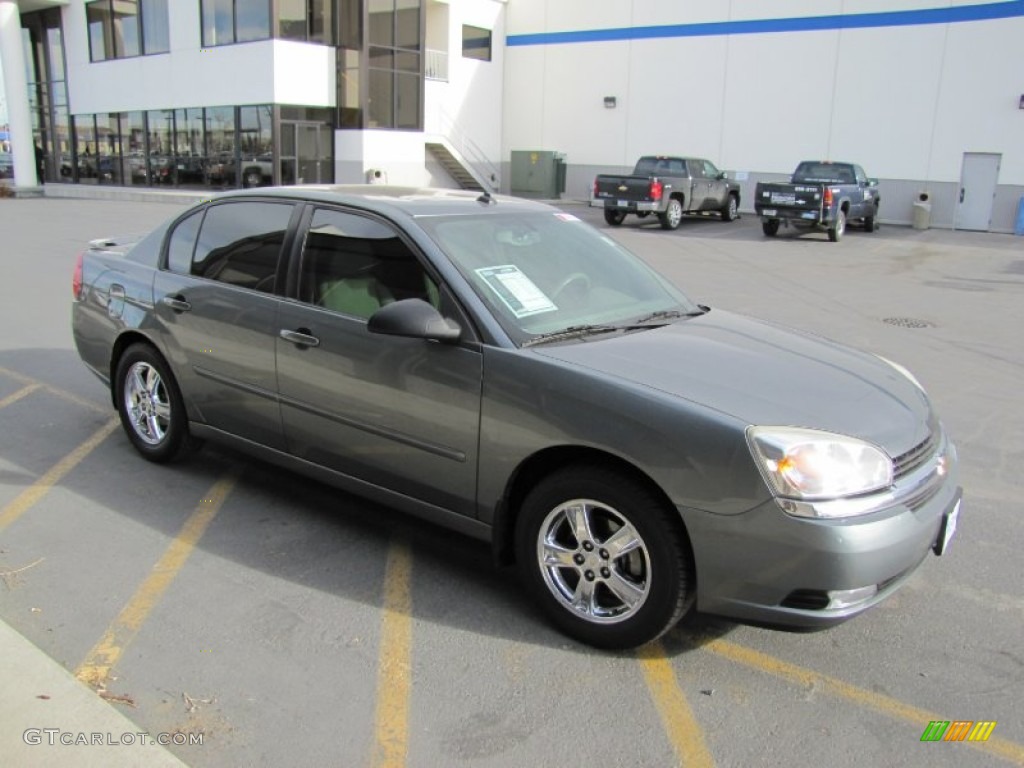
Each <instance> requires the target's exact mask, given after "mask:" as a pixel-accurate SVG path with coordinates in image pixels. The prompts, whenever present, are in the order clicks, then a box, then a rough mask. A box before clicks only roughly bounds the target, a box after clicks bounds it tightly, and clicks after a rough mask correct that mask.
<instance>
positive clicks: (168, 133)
mask: <svg viewBox="0 0 1024 768" xmlns="http://www.w3.org/2000/svg"><path fill="white" fill-rule="evenodd" d="M146 117H147V119H146V122H147V124H148V126H149V131H148V133H149V174H150V178H151V179H152V181H153V184H170V185H174V184H176V183H177V179H176V174H175V170H176V165H175V163H174V152H173V144H172V142H171V139H172V137H173V136H174V112H173V110H170V109H162V110H154V111H152V112H150V113H149V114H148V115H147V116H146Z"/></svg>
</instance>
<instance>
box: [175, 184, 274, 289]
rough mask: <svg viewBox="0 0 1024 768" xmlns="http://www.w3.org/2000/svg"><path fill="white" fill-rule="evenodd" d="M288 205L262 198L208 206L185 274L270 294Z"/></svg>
mask: <svg viewBox="0 0 1024 768" xmlns="http://www.w3.org/2000/svg"><path fill="white" fill-rule="evenodd" d="M293 207H294V206H293V205H291V204H289V203H264V202H240V203H222V204H220V205H214V206H212V207H210V208H209V209H208V210H207V212H206V218H205V219H204V220H203V224H202V227H201V228H200V230H199V238H198V240H197V241H196V247H195V252H194V254H193V256H192V268H191V273H192V274H193V275H194V276H196V277H205V278H207V279H209V280H216V281H218V282H221V283H228V284H229V285H236V286H238V287H239V288H249V289H251V290H254V291H263V292H265V293H273V292H274V283H275V278H276V276H277V262H278V258H279V257H280V255H281V245H282V244H283V243H284V236H285V232H287V230H288V222H289V221H290V220H291V216H292V209H293ZM175 234H177V232H176V233H175ZM172 240H173V238H172Z"/></svg>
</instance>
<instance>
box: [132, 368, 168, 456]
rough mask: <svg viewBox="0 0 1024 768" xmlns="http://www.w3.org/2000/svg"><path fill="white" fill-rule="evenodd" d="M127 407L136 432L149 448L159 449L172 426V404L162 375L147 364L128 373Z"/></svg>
mask: <svg viewBox="0 0 1024 768" xmlns="http://www.w3.org/2000/svg"><path fill="white" fill-rule="evenodd" d="M124 406H125V410H126V411H127V412H128V418H129V421H130V423H131V427H132V430H134V432H135V434H136V435H138V437H139V439H140V440H142V441H143V442H144V443H146V444H147V445H159V444H160V443H161V442H163V440H164V438H165V437H166V436H167V430H168V429H170V426H171V401H170V396H169V395H168V393H167V387H166V386H164V380H163V378H161V376H160V372H159V371H158V370H157V369H156V368H154V367H153V366H152V365H150V364H149V363H146V362H141V361H140V362H137V363H135V364H134V365H133V366H132V367H131V368H129V369H128V375H127V376H125V382H124Z"/></svg>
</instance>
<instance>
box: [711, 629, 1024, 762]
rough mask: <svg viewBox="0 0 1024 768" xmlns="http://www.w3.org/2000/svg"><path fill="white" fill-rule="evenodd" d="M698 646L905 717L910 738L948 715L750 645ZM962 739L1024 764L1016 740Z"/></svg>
mask: <svg viewBox="0 0 1024 768" xmlns="http://www.w3.org/2000/svg"><path fill="white" fill-rule="evenodd" d="M701 647H702V648H704V649H705V650H708V651H711V652H712V653H715V654H717V655H718V656H722V657H723V658H726V659H729V660H730V661H734V662H736V663H738V664H742V665H744V666H746V667H750V668H751V669H756V670H758V671H760V672H767V673H768V674H770V675H774V676H775V677H779V678H782V679H783V680H786V681H788V682H791V683H796V684H797V685H802V686H812V685H814V686H817V687H819V688H821V689H822V690H824V691H826V692H828V693H831V694H832V695H834V696H839V697H841V698H844V699H848V700H849V701H852V702H854V703H855V704H859V705H860V706H862V707H867V708H868V709H873V710H875V711H876V712H880V713H882V714H883V715H887V716H888V717H891V718H894V719H896V720H905V721H907V722H909V723H911V724H913V725H914V726H916V727H917V732H916V734H915V735H914V737H913V739H914V740H916V739H917V738H918V736H919V735H920V734H921V733H923V732H924V729H925V727H926V726H927V725H928V723H929V722H931V721H932V720H945V719H949V718H944V717H943V716H942V715H938V714H936V713H934V712H929V711H927V710H924V709H918V708H917V707H914V706H911V705H910V704H905V703H903V702H902V701H899V700H898V699H893V698H890V697H889V696H883V695H882V694H880V693H874V692H873V691H868V690H865V689H864V688H858V687H857V686H855V685H851V684H850V683H847V682H844V681H842V680H837V679H836V678H834V677H829V676H828V675H822V674H819V673H817V672H813V671H811V670H809V669H805V668H803V667H798V666H797V665H795V664H790V663H789V662H786V661H783V660H782V659H777V658H775V657H774V656H769V655H768V654H766V653H761V652H760V651H755V650H753V649H751V648H745V647H743V646H741V645H736V644H735V643H730V642H728V641H726V640H712V641H710V642H709V643H707V644H705V645H703V646H701ZM990 714H991V713H988V714H987V715H986V716H989V715H990ZM996 719H998V718H996ZM963 743H964V744H968V745H970V746H972V747H975V748H977V749H980V750H983V751H985V752H988V753H989V754H991V755H994V756H996V757H1001V758H1003V759H1004V760H1009V761H1010V762H1012V763H1016V764H1017V765H1024V746H1022V745H1020V744H1017V743H1016V742H1013V741H1009V740H1008V739H1001V738H999V737H996V738H990V739H989V740H988V741H965V742H963Z"/></svg>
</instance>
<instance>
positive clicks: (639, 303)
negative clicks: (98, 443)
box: [73, 186, 961, 648]
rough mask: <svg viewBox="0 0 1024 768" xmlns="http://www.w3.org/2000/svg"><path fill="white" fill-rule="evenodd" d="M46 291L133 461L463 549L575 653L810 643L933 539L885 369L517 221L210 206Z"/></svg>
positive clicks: (106, 253) (303, 201) (535, 215)
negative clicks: (786, 639) (253, 482)
mask: <svg viewBox="0 0 1024 768" xmlns="http://www.w3.org/2000/svg"><path fill="white" fill-rule="evenodd" d="M74 293H75V301H74V311H73V326H74V337H75V342H76V344H77V347H78V351H79V353H80V355H81V357H82V359H83V361H84V362H85V364H86V365H87V366H88V367H89V368H90V369H91V370H92V371H93V372H94V373H96V374H97V375H98V376H99V377H100V378H101V379H102V380H103V381H104V383H105V384H106V385H107V386H108V387H109V388H110V392H111V396H112V401H113V405H114V407H115V408H116V409H117V410H118V412H119V414H120V417H121V421H122V423H123V425H124V430H125V433H126V434H127V437H128V439H129V440H130V441H131V442H132V444H133V445H134V446H135V448H136V449H137V450H138V452H139V453H140V454H142V456H143V457H145V458H147V459H149V460H152V461H157V462H164V461H170V460H173V459H177V458H180V457H181V456H183V455H185V454H187V453H188V452H189V451H191V450H193V449H195V448H196V447H198V445H199V444H200V442H201V441H203V440H213V441H218V442H220V443H225V444H227V445H229V446H233V447H234V448H236V449H238V450H241V451H244V452H247V453H249V454H251V455H254V456H256V457H259V458H262V459H265V460H269V461H271V462H275V463H277V464H280V465H283V466H285V467H289V468H291V469H293V470H295V471H296V472H300V473H303V474H305V475H307V476H310V477H313V478H317V479H319V480H322V481H325V482H328V483H332V484H334V485H336V486H338V487H340V488H343V489H346V490H349V491H352V492H355V493H358V494H362V495H365V496H367V497H370V498H373V499H376V500H378V501H380V502H383V503H385V504H388V505H390V506H392V507H395V508H398V509H401V510H404V511H406V512H409V513H412V514H415V515H419V516H422V517H425V518H428V519H430V520H433V521H436V522H437V523H440V524H441V525H445V526H449V527H450V528H453V529H455V530H458V531H461V532H463V533H466V534H469V535H471V536H474V537H477V538H479V539H482V540H485V541H488V542H490V545H491V546H492V548H493V551H494V553H495V556H496V558H497V560H498V561H499V562H500V563H504V564H515V565H516V566H517V567H518V569H519V570H520V572H521V574H522V576H523V579H524V581H525V583H526V586H527V588H528V589H529V590H531V592H532V593H533V595H534V596H535V597H536V599H537V603H538V605H539V606H540V607H541V608H542V609H543V610H544V611H545V612H546V614H547V615H548V616H549V618H550V619H551V620H552V621H553V622H554V623H555V624H556V625H557V626H559V627H560V628H561V629H562V630H563V631H565V632H566V633H568V634H570V635H572V636H573V637H576V638H578V639H580V640H582V641H584V642H587V643H590V644H593V645H596V646H600V647H606V648H626V647H631V646H636V645H640V644H642V643H645V642H648V641H650V640H652V639H654V638H656V637H658V636H659V635H661V634H662V633H663V632H665V631H666V630H667V629H669V628H670V627H671V626H673V625H674V624H675V623H676V622H677V621H678V620H679V619H680V618H681V617H682V616H683V615H684V614H686V613H687V612H688V611H690V610H699V611H702V612H707V613H714V614H719V615H723V616H727V617H731V618H734V619H739V620H744V621H751V622H758V623H767V624H772V625H779V626H789V627H797V628H815V627H826V626H829V625H832V624H835V623H838V622H840V621H843V620H845V619H847V618H850V617H851V616H854V615H856V614H858V613H860V612H862V611H864V610H865V609H867V608H869V607H871V606H872V605H874V604H876V603H878V602H879V601H880V600H883V599H884V598H885V597H886V596H888V595H889V594H891V593H892V592H893V591H894V590H895V589H896V588H898V587H899V586H900V584H901V583H903V582H904V581H905V580H906V579H907V578H908V577H909V575H910V574H911V572H912V571H913V570H914V569H915V568H916V567H917V566H918V565H919V564H920V562H921V561H922V560H923V559H924V558H925V557H926V556H927V555H928V554H929V552H933V551H934V552H935V553H936V554H942V552H943V551H944V550H945V549H946V547H947V546H948V545H949V542H950V538H951V536H952V535H953V532H954V530H955V527H956V522H957V516H958V513H959V510H960V497H961V492H960V488H959V487H958V485H957V460H956V451H955V449H954V447H953V445H952V444H951V443H950V442H949V440H948V439H947V437H946V435H945V433H944V432H943V429H942V426H941V424H940V422H939V420H938V418H937V416H936V414H935V413H934V411H933V409H932V407H931V405H930V403H929V401H928V398H927V396H926V395H925V393H924V391H923V390H922V388H921V387H920V385H919V384H918V383H917V381H915V379H914V378H913V376H912V375H911V374H910V373H909V372H908V371H906V370H905V369H904V368H902V367H900V366H899V365H897V364H895V363H892V362H890V361H887V360H884V359H882V358H879V357H877V356H875V355H872V354H869V353H866V352H860V351H856V350H852V349H849V348H846V347H843V346H840V345H838V344H835V343H832V342H829V341H826V340H824V339H821V338H819V337H816V336H812V335H810V334H806V333H800V332H796V331H792V330H786V329H783V328H779V327H777V326H774V325H769V324H765V323H762V322H758V321H756V320H753V319H750V318H746V317H742V316H738V315H734V314H730V313H728V312H724V311H720V310H712V309H710V308H708V307H706V306H702V305H699V304H696V303H694V302H693V301H691V300H690V299H688V298H687V297H686V296H685V295H683V294H682V293H680V292H679V291H678V290H677V289H676V288H675V287H674V286H672V285H670V284H669V283H668V282H667V281H666V280H665V279H663V278H662V277H660V276H659V275H657V274H656V273H654V272H653V271H652V270H651V269H650V268H648V267H647V266H645V265H644V264H643V263H642V262H641V261H640V260H639V259H638V258H636V257H635V256H634V255H632V254H631V253H629V252H628V251H626V250H625V249H624V248H623V247H622V246H621V245H618V244H617V243H616V242H615V241H613V240H612V239H610V238H608V237H607V236H605V235H604V234H603V233H601V232H600V231H597V230H595V229H593V228H591V227H590V226H589V225H587V224H585V223H583V222H582V221H580V220H579V219H577V218H576V217H575V216H573V215H572V214H571V213H567V212H564V211H560V210H557V209H554V208H551V207H548V206H545V205H542V204H540V203H536V202H528V201H524V200H517V199H514V198H506V197H492V196H490V195H480V196H478V195H476V194H470V193H462V192H455V191H451V190H447V191H445V190H416V189H406V188H395V187H386V186H367V187H301V188H287V189H284V188H282V189H261V190H252V191H249V192H235V193H230V194H226V195H222V196H219V197H217V198H215V199H213V200H210V201H205V202H203V203H201V204H199V205H197V206H195V207H193V208H190V209H189V210H187V211H185V212H184V213H182V214H181V215H180V216H178V217H176V218H175V219H174V220H172V221H169V222H168V223H167V224H165V225H163V226H161V227H160V228H158V229H157V230H156V231H154V232H152V233H151V234H149V235H148V236H146V237H144V238H142V239H141V240H138V241H136V242H122V241H118V240H117V239H112V240H100V241H95V242H94V243H93V244H92V245H91V246H90V249H89V250H88V251H86V252H85V253H84V254H83V255H82V257H80V259H79V261H78V264H77V268H76V272H75V279H74Z"/></svg>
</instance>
